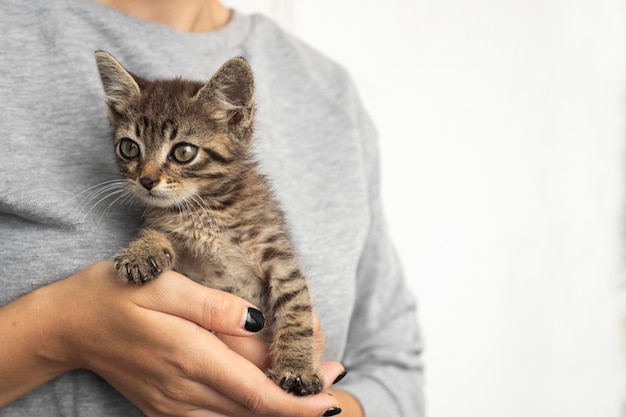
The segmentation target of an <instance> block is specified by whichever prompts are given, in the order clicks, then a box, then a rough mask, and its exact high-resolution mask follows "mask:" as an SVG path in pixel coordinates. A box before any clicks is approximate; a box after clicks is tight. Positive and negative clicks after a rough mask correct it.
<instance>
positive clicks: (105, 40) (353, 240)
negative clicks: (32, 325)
mask: <svg viewBox="0 0 626 417" xmlns="http://www.w3.org/2000/svg"><path fill="white" fill-rule="evenodd" d="M0 27H2V32H3V35H2V37H0V114H1V116H0V148H1V149H2V162H1V163H0V179H1V181H0V236H1V239H0V254H1V256H2V261H3V262H2V263H3V265H2V268H0V305H4V304H6V303H8V302H10V301H11V300H14V299H15V298H17V297H20V296H22V295H24V294H26V293H28V292H29V291H32V290H33V289H35V288H37V287H40V286H42V285H45V284H48V283H50V282H53V281H55V280H59V279H62V278H64V277H67V276H69V275H71V274H73V273H75V272H77V271H78V270H80V269H82V268H85V267H86V266H88V265H90V264H92V263H94V262H96V261H98V260H101V259H109V258H110V257H111V256H112V254H113V253H115V252H116V251H117V250H118V249H119V248H121V247H122V246H123V245H125V243H126V242H127V241H128V240H129V239H130V238H131V237H132V236H133V234H134V232H135V230H136V229H137V227H138V226H139V223H140V217H141V208H138V207H133V206H129V205H127V204H121V203H119V202H114V201H113V198H104V197H105V195H96V194H94V192H93V191H89V190H90V187H93V186H95V185H97V184H101V183H103V182H105V181H108V180H111V179H113V178H116V167H115V162H114V155H113V149H112V143H111V140H110V137H109V126H108V121H107V119H106V110H105V105H104V98H103V93H102V87H101V84H100V80H99V77H98V73H97V69H96V65H95V62H94V51H96V50H100V49H101V50H106V51H108V52H111V53H112V54H114V55H115V56H116V57H117V58H118V59H119V60H120V61H121V62H123V63H124V65H125V66H126V67H127V68H128V69H130V70H131V71H133V72H134V73H136V74H138V75H140V76H143V77H146V78H154V77H174V76H182V77H186V78H191V79H196V80H201V81H202V80H206V79H208V78H209V77H210V76H211V75H212V74H213V72H214V71H215V70H216V69H217V68H218V67H219V66H220V65H221V64H222V63H223V62H224V61H225V60H226V59H227V58H230V57H233V56H244V57H245V58H246V59H247V60H248V61H249V62H250V64H251V65H252V67H253V69H254V71H255V75H256V83H257V103H258V113H257V115H258V116H257V134H256V138H255V140H256V147H255V151H256V156H257V158H258V160H259V161H260V164H261V167H262V171H263V172H264V173H265V174H266V175H267V176H268V177H269V179H270V181H271V182H272V184H273V187H274V189H275V191H276V195H277V197H278V200H279V202H280V205H281V207H282V209H283V210H284V212H285V214H286V217H287V223H288V225H289V227H290V230H291V234H292V237H293V239H294V244H295V246H296V248H297V250H298V252H299V254H300V257H301V259H302V261H303V264H304V267H305V270H306V271H307V274H308V277H309V280H310V286H311V290H312V293H313V301H314V304H315V309H316V311H317V313H318V314H319V316H320V318H321V322H322V328H323V331H324V335H325V337H326V350H325V353H324V358H325V359H326V360H337V361H340V362H342V363H343V364H344V365H345V366H346V367H347V369H348V370H349V373H348V375H347V377H346V378H344V380H343V381H342V382H340V383H339V387H340V388H342V389H345V390H348V391H350V392H352V393H353V394H354V395H355V396H356V397H357V398H358V399H359V400H360V401H361V403H362V404H363V407H364V409H365V411H366V414H367V415H368V416H391V417H393V416H399V417H400V416H401V417H419V416H421V415H422V408H423V401H422V388H421V384H422V367H421V359H420V356H421V348H422V344H421V339H420V334H419V330H418V326H417V323H416V320H415V304H414V301H413V299H412V297H411V295H410V294H409V292H408V290H407V287H406V285H405V282H404V278H403V275H402V271H401V268H400V265H399V263H398V260H397V259H396V256H395V253H394V250H393V248H392V245H391V243H390V242H389V238H388V234H387V230H386V226H385V222H384V219H383V214H382V209H381V202H380V190H379V177H378V176H379V167H378V154H377V144H376V140H377V138H376V132H375V129H374V127H373V125H372V123H371V121H370V119H369V118H368V116H367V114H366V113H365V112H364V110H363V107H362V105H361V103H360V101H359V98H358V96H357V93H356V91H355V89H354V86H353V85H352V83H351V81H350V79H349V77H348V76H347V74H346V72H345V71H344V70H343V69H342V68H340V67H339V66H337V65H336V64H335V63H333V62H331V61H330V60H328V59H327V58H325V57H323V56H322V55H320V54H319V53H317V52H316V51H314V50H312V49H311V48H309V47H308V46H306V45H304V44H303V43H301V42H300V41H298V40H297V39H295V38H293V37H292V36H290V35H289V34H286V33H285V32H284V31H282V30H281V29H280V28H278V27H277V26H276V25H275V24H274V23H273V22H271V21H270V20H268V19H267V18H265V17H262V16H245V15H243V14H240V13H237V12H234V14H233V17H232V20H231V21H230V22H229V24H228V25H227V26H226V27H225V28H223V29H221V30H219V31H216V32H210V33H202V34H190V33H184V32H179V31H176V30H174V29H171V28H169V27H166V26H163V25H159V24H155V23H151V22H147V21H143V20H139V19H136V18H133V17H130V16H128V15H125V14H123V13H120V12H118V11H115V10H113V9H109V8H107V7H105V6H102V5H99V4H96V3H94V2H92V1H91V0H55V1H49V0H32V1H22V0H5V1H3V2H2V4H1V5H0ZM373 59H375V57H373ZM92 190H93V189H92ZM101 200H102V201H101ZM0 337H2V335H0ZM0 354H1V352H0ZM139 415H141V412H140V411H139V410H137V409H136V408H135V407H134V406H133V405H132V404H131V403H130V402H129V401H127V400H126V399H125V398H123V397H122V396H121V395H120V394H118V393H117V392H116V391H115V390H114V389H113V388H112V387H110V386H109V385H108V384H107V383H106V382H105V381H104V380H102V379H101V378H100V377H99V376H97V375H95V374H93V373H90V372H87V371H75V372H69V373H67V374H64V375H62V376H61V377H59V378H57V379H55V380H53V381H52V382H49V383H47V384H45V385H44V386H42V387H40V388H38V389H37V390H35V391H33V392H31V393H29V394H27V395H26V396H24V397H22V398H20V399H18V400H17V401H15V402H13V403H12V404H9V405H8V406H6V407H4V408H3V409H0V416H3V417H4V416H99V417H100V416H111V417H117V416H126V417H128V416H139Z"/></svg>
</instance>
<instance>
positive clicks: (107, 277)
mask: <svg viewBox="0 0 626 417" xmlns="http://www.w3.org/2000/svg"><path fill="white" fill-rule="evenodd" d="M53 285H54V290H55V297H54V298H55V305H56V306H57V307H56V310H55V314H56V320H55V322H56V323H58V324H57V325H56V327H57V328H56V329H54V330H53V332H54V334H56V335H58V336H59V339H58V340H60V341H61V342H62V343H60V347H59V348H58V353H57V356H58V358H57V360H58V361H60V362H63V363H65V364H66V367H67V369H75V368H85V369H90V370H92V371H94V372H96V373H98V374H99V375H101V376H102V377H103V378H105V379H106V380H107V381H108V382H109V383H110V384H111V385H113V386H114V387H115V388H116V389H117V390H119V391H120V392H121V393H122V394H123V395H124V396H126V397H127V398H128V399H129V400H130V401H132V402H133V403H134V404H135V405H136V406H137V407H139V408H140V409H141V410H142V411H143V412H144V413H146V414H147V415H148V416H150V417H153V416H154V417H157V416H170V415H176V416H205V417H216V416H237V417H252V416H257V415H271V416H276V417H294V416H302V417H309V416H310V417H318V416H322V415H324V414H325V413H327V411H328V410H331V412H330V413H329V414H327V415H333V414H332V413H333V411H332V410H333V409H334V408H336V407H337V402H336V400H335V399H334V398H333V397H332V396H329V395H327V394H326V393H321V394H318V395H313V396H307V397H296V396H295V395H292V394H288V393H286V392H284V391H283V390H282V389H280V388H279V387H278V386H277V385H276V384H275V383H274V382H272V381H271V380H270V379H269V378H267V377H266V376H265V374H264V373H263V371H262V370H261V369H260V368H263V364H262V363H261V361H263V360H264V359H263V358H262V355H263V350H262V348H260V346H259V345H258V344H256V342H255V341H254V340H255V339H252V338H250V339H249V340H250V341H252V342H251V344H249V345H248V346H249V347H250V346H256V347H254V348H252V351H254V352H255V353H254V354H251V355H250V359H251V360H248V359H246V358H244V357H243V356H241V355H240V354H239V353H237V352H236V351H235V350H233V349H231V348H229V347H228V346H227V345H226V344H225V343H223V342H222V341H221V340H219V338H218V337H217V335H216V334H218V333H219V334H221V335H230V336H237V338H238V339H239V343H240V345H242V344H241V341H242V340H243V339H246V336H250V335H252V334H253V333H251V332H249V331H246V330H245V329H244V322H245V316H246V312H247V311H248V308H249V307H252V306H251V305H250V304H249V303H247V302H246V301H244V300H242V299H241V298H239V297H236V296H233V295H231V294H227V293H223V292H221V291H217V290H213V289H210V288H207V287H204V286H202V285H200V284H197V283H195V282H193V281H190V280H188V279H187V278H185V277H183V276H182V275H180V274H177V273H175V272H172V271H168V272H165V273H163V274H162V275H161V276H160V277H159V278H158V279H157V280H155V281H154V282H150V283H148V284H146V285H143V286H128V285H121V284H120V283H119V282H118V281H117V280H116V278H115V274H114V271H113V266H112V264H111V263H110V262H100V263H97V264H94V265H92V266H90V267H88V268H87V269H85V270H83V271H81V272H79V273H78V274H76V275H74V276H72V277H69V278H67V279H65V280H62V281H59V282H58V283H56V284H53ZM206 329H210V330H213V331H214V332H216V334H214V333H212V332H209V331H207V330H206ZM233 346H234V345H233ZM240 353H243V354H245V353H244V352H243V351H241V352H240ZM257 365H261V366H257ZM321 369H322V372H323V373H324V377H325V380H327V381H333V380H334V379H335V378H336V377H337V375H339V373H341V372H342V371H343V367H342V366H341V365H340V364H338V363H336V362H327V363H325V364H323V365H322V366H321ZM326 388H327V387H326Z"/></svg>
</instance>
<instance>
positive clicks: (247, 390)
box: [191, 345, 343, 417]
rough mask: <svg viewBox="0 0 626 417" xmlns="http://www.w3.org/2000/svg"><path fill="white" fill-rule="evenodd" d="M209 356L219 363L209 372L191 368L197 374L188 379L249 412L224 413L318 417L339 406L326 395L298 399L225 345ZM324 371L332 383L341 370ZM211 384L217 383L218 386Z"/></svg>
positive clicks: (333, 365) (329, 366)
mask: <svg viewBox="0 0 626 417" xmlns="http://www.w3.org/2000/svg"><path fill="white" fill-rule="evenodd" d="M211 354H212V355H215V356H216V357H220V358H221V359H222V360H220V361H219V362H217V363H213V364H212V365H213V366H212V367H211V369H210V370H208V369H207V367H201V366H193V367H192V369H194V371H195V373H196V374H195V375H193V376H192V378H191V379H193V380H195V381H198V382H200V383H204V384H205V385H207V386H210V387H211V388H213V389H215V390H217V391H219V392H220V393H221V394H223V395H225V396H227V397H230V398H231V399H232V400H234V402H235V403H238V404H240V405H242V406H243V407H244V409H246V410H248V412H247V413H235V414H228V413H226V412H224V414H227V415H238V416H239V415H241V416H248V415H251V416H252V415H255V414H261V415H272V416H278V417H293V416H302V417H319V416H322V415H323V414H324V413H325V412H326V411H327V410H329V409H331V408H334V407H337V406H338V404H337V400H336V399H335V398H333V397H331V396H329V395H327V394H326V393H321V394H317V395H309V396H305V397H298V396H295V395H293V394H290V393H287V392H285V391H283V390H282V389H281V388H280V387H279V386H278V385H277V384H276V383H275V382H274V381H272V380H270V379H269V378H268V377H267V376H266V375H265V373H264V372H263V371H261V370H260V369H259V368H258V367H257V366H255V365H254V364H253V363H251V362H249V361H247V360H246V359H244V358H242V357H241V356H240V355H239V354H237V353H236V352H234V351H232V350H231V349H229V348H228V347H227V346H226V345H223V346H222V347H216V346H214V347H213V351H212V352H211ZM323 369H324V371H323V372H324V374H325V375H326V377H327V378H330V380H331V381H334V379H335V378H336V377H337V375H339V374H340V373H341V372H342V371H343V367H342V366H341V365H340V364H337V363H329V364H325V365H324V367H323ZM209 373H210V374H209ZM244 375H245V377H244V378H242V376H244ZM212 381H219V384H214V383H213V382H212ZM250 412H251V413H250Z"/></svg>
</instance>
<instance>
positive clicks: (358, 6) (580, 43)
mask: <svg viewBox="0 0 626 417" xmlns="http://www.w3.org/2000/svg"><path fill="white" fill-rule="evenodd" d="M226 3H227V4H229V5H231V6H234V7H237V8H239V9H240V10H244V11H260V12H263V13H264V14H266V15H269V16H271V17H273V18H274V19H275V20H277V21H278V22H279V23H280V24H282V25H283V26H284V27H285V28H287V29H288V30H290V31H292V32H293V33H295V34H296V35H298V36H299V37H301V38H303V39H305V40H306V41H307V42H309V43H310V44H312V45H313V46H314V47H316V48H317V49H319V50H321V51H323V52H324V53H326V54H327V55H329V56H331V57H332V58H333V59H335V60H337V61H339V62H340V63H342V64H343V65H344V66H345V67H346V68H347V69H348V70H349V71H350V73H351V74H352V75H353V77H354V79H355V80H356V82H357V85H358V87H359V90H360V92H361V95H362V97H363V100H364V101H365V104H366V107H367V108H368V110H369V111H370V113H371V114H372V116H373V117H374V119H375V121H376V123H377V125H378V127H379V131H380V138H381V139H380V140H381V153H382V158H383V160H382V161H383V173H382V174H383V187H384V196H385V200H386V212H387V215H388V219H389V225H390V229H391V232H392V235H393V237H394V240H395V242H396V244H397V247H398V250H399V252H400V254H401V256H402V258H403V262H404V265H405V270H406V273H407V279H408V281H409V284H410V286H411V288H412V289H413V290H414V292H415V294H416V296H417V298H418V301H419V306H420V307H419V312H418V317H419V320H420V322H421V324H422V327H423V332H424V336H425V339H426V353H425V357H424V359H425V363H426V385H425V392H426V396H427V411H428V415H429V416H430V417H456V416H470V417H473V416H480V417H503V416H504V417H518V416H519V417H528V416H532V417H559V416H567V417H596V416H599V417H618V416H620V417H624V416H626V405H625V404H626V403H625V402H624V399H626V397H625V396H624V395H622V394H623V393H624V392H625V388H626V385H625V384H624V375H626V373H625V371H626V367H625V366H624V362H625V361H626V343H625V336H626V331H625V330H624V329H625V328H626V326H625V323H626V321H625V320H624V318H625V317H626V314H625V312H626V308H625V307H626V280H625V279H624V276H623V275H624V274H623V269H624V265H625V262H624V257H625V255H626V251H624V250H623V248H622V244H621V241H622V240H623V238H624V237H626V228H624V219H626V216H625V213H626V212H625V211H624V208H625V207H624V202H623V197H624V192H623V190H624V187H625V184H624V181H623V180H624V178H623V177H624V174H626V166H625V165H624V156H625V153H624V144H625V141H626V129H625V120H626V117H625V115H626V107H625V106H624V103H625V97H626V83H625V82H624V81H625V80H626V59H625V58H626V2H625V1H624V0H570V1H565V0H562V1H558V0H517V1H513V0H413V1H410V0H386V1H385V2H382V1H372V0H340V1H337V0H334V1H333V0H315V1H314V0H291V1H290V0H274V1H270V0H266V1H262V0H250V1H242V0H230V1H227V2H226ZM372 417H373V416H372ZM390 417H393V416H390Z"/></svg>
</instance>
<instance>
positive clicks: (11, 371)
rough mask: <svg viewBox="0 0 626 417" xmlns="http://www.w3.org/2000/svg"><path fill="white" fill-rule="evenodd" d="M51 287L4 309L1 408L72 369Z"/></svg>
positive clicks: (0, 324)
mask: <svg viewBox="0 0 626 417" xmlns="http://www.w3.org/2000/svg"><path fill="white" fill-rule="evenodd" d="M52 292H53V289H52V288H51V286H45V287H42V288H39V289H37V290H35V291H33V292H31V293H29V294H27V295H25V296H23V297H21V298H19V299H17V300H15V301H13V302H11V303H9V304H7V305H5V306H3V307H2V308H0V334H1V335H2V337H0V407H2V406H3V405H5V404H8V403H9V402H11V401H13V400H15V399H17V398H19V397H21V396H22V395H24V394H26V393H28V392H30V391H32V390H33V389H35V388H37V387H38V386H39V385H42V384H44V383H46V382H48V381H50V380H52V379H54V378H56V377H57V376H59V375H60V374H62V373H64V372H66V371H68V370H69V369H71V368H70V367H68V364H67V363H66V362H65V361H63V360H62V359H61V358H62V357H63V355H62V353H61V350H62V348H61V346H62V344H61V343H60V338H59V335H58V333H57V331H56V329H57V328H58V324H56V323H55V317H54V316H55V312H54V308H52V307H53V304H54V303H53V302H52V300H51V294H52Z"/></svg>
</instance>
